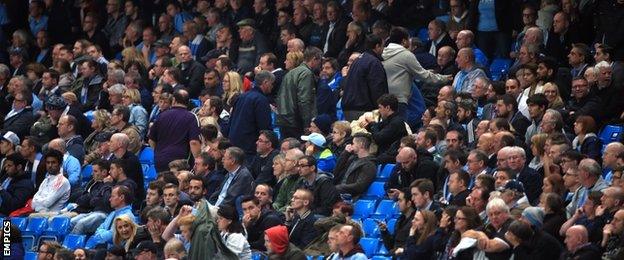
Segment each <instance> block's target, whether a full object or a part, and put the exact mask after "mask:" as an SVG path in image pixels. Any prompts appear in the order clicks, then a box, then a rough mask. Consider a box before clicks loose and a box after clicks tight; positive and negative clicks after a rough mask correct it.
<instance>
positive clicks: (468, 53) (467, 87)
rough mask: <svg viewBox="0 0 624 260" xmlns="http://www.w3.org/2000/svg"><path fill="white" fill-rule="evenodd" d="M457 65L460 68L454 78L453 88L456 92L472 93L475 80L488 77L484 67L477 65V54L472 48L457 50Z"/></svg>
mask: <svg viewBox="0 0 624 260" xmlns="http://www.w3.org/2000/svg"><path fill="white" fill-rule="evenodd" d="M455 62H456V63H457V67H458V68H459V69H460V71H459V72H457V75H456V76H455V79H454V80H453V88H454V89H455V92H457V93H461V92H468V93H472V89H473V88H474V81H475V80H476V79H477V78H479V77H487V75H486V74H485V72H483V70H482V69H480V68H477V66H475V54H474V51H473V50H472V48H469V47H467V48H462V49H460V50H459V52H457V58H456V59H455Z"/></svg>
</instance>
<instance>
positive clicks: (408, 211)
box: [379, 188, 415, 253]
mask: <svg viewBox="0 0 624 260" xmlns="http://www.w3.org/2000/svg"><path fill="white" fill-rule="evenodd" d="M397 194H398V196H397V204H398V205H399V211H400V212H401V216H399V218H398V219H397V221H396V224H395V226H394V230H392V231H393V232H392V233H390V230H388V227H387V226H386V224H380V225H379V231H380V232H381V239H382V240H383V244H384V246H385V247H386V248H389V250H390V252H393V253H394V252H395V250H396V249H397V248H400V247H402V248H405V241H406V240H407V238H408V237H409V232H410V228H411V227H412V219H413V218H414V213H415V211H414V204H413V203H412V194H411V193H410V192H409V190H408V188H403V189H400V190H398V191H397Z"/></svg>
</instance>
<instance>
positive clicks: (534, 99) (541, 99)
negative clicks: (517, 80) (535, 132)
mask: <svg viewBox="0 0 624 260" xmlns="http://www.w3.org/2000/svg"><path fill="white" fill-rule="evenodd" d="M526 103H527V105H537V106H539V107H542V108H548V99H546V96H545V95H544V94H542V93H536V94H533V96H530V97H529V98H528V99H527V101H526Z"/></svg>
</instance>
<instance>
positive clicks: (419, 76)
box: [381, 27, 450, 114]
mask: <svg viewBox="0 0 624 260" xmlns="http://www.w3.org/2000/svg"><path fill="white" fill-rule="evenodd" d="M388 42H389V43H390V44H388V46H386V48H384V50H383V53H382V54H381V56H382V57H383V59H384V60H383V62H382V64H383V66H384V69H385V71H386V76H387V78H388V92H389V93H390V94H394V95H395V96H397V98H398V99H399V111H398V112H399V114H403V113H405V110H406V108H407V102H408V100H409V98H410V96H411V94H412V93H411V87H412V83H413V81H414V80H416V81H418V82H421V83H426V84H436V85H438V84H445V83H447V82H449V81H450V77H449V76H444V75H440V74H436V73H433V72H431V71H428V70H426V69H424V68H423V67H422V66H421V65H420V62H418V60H417V59H416V56H415V55H414V54H413V53H412V52H410V51H409V49H408V48H409V33H408V32H407V30H406V29H405V28H402V27H395V28H393V29H392V30H391V31H390V37H389V38H388Z"/></svg>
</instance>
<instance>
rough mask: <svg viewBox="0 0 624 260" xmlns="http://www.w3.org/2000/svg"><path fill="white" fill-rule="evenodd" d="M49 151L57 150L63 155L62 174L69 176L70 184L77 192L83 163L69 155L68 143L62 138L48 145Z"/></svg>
mask: <svg viewBox="0 0 624 260" xmlns="http://www.w3.org/2000/svg"><path fill="white" fill-rule="evenodd" d="M48 149H49V150H56V151H59V152H61V153H62V154H63V161H62V167H61V172H62V173H63V174H64V175H67V179H68V180H69V184H71V186H72V190H74V191H75V190H77V189H78V188H79V187H80V179H81V178H80V171H81V167H80V166H81V165H82V164H81V163H80V161H78V159H76V157H74V156H73V155H71V154H69V152H68V151H67V146H66V142H65V141H64V140H63V139H61V138H56V139H53V140H52V141H50V142H49V143H48Z"/></svg>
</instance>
